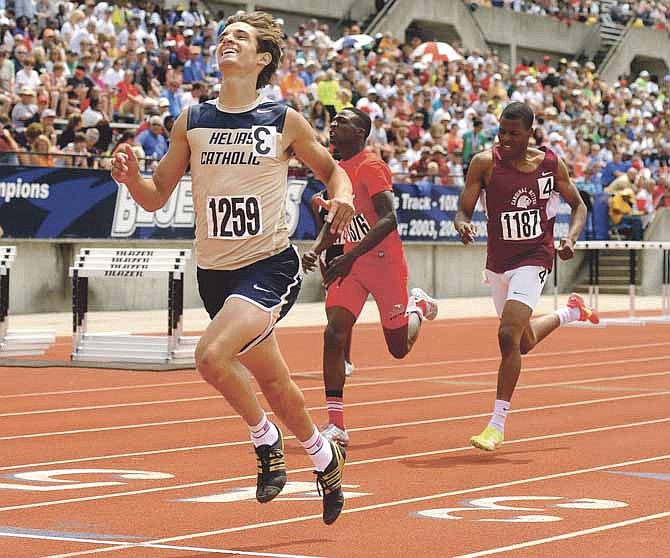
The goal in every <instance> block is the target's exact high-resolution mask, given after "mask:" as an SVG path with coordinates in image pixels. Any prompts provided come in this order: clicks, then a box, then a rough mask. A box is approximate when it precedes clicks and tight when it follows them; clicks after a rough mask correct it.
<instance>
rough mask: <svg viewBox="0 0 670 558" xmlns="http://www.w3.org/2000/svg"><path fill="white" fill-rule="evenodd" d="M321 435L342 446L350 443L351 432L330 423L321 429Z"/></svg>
mask: <svg viewBox="0 0 670 558" xmlns="http://www.w3.org/2000/svg"><path fill="white" fill-rule="evenodd" d="M321 435H322V436H323V437H324V438H325V439H326V440H328V441H329V442H335V443H336V444H339V445H341V446H348V445H349V434H347V431H346V430H343V429H342V428H340V427H339V426H337V425H335V424H332V423H328V424H326V426H324V427H323V428H322V429H321Z"/></svg>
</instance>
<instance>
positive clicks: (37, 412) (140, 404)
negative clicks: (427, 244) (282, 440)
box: [0, 355, 670, 439]
mask: <svg viewBox="0 0 670 558" xmlns="http://www.w3.org/2000/svg"><path fill="white" fill-rule="evenodd" d="M668 359H670V355H662V356H656V357H645V358H630V359H617V360H602V361H597V362H581V363H573V364H557V365H553V366H539V367H535V368H525V369H524V370H523V372H524V373H529V372H540V371H546V370H564V369H566V368H592V367H594V368H595V367H598V366H613V365H619V364H634V363H638V362H645V363H647V362H653V361H659V360H660V361H667V360H668ZM410 366H413V365H412V364H408V365H407V367H410ZM497 374H498V370H486V371H482V372H466V373H462V374H446V375H440V376H428V377H412V378H400V379H394V380H379V381H373V382H361V383H352V384H350V385H348V386H347V389H351V388H354V387H370V386H381V385H393V384H401V383H419V382H430V381H435V380H449V379H454V378H475V377H481V376H491V375H497ZM302 391H303V392H306V391H323V386H314V387H309V388H302ZM474 393H481V392H474ZM214 399H217V400H218V399H221V395H218V394H217V395H208V396H202V397H186V398H180V399H158V400H153V401H136V402H133V403H112V404H109V405H87V406H83V407H63V408H58V409H42V410H35V411H19V412H14V413H2V414H0V418H7V417H21V416H31V415H44V414H53V413H68V412H78V411H97V410H103V409H118V408H121V407H143V406H150V405H168V404H172V403H189V402H193V401H206V400H214ZM0 439H2V438H0Z"/></svg>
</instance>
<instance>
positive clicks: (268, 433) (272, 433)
mask: <svg viewBox="0 0 670 558" xmlns="http://www.w3.org/2000/svg"><path fill="white" fill-rule="evenodd" d="M249 435H250V437H251V441H252V442H253V443H254V446H255V447H260V446H271V445H272V444H274V443H275V442H276V441H277V440H278V439H279V430H278V429H277V427H276V426H275V425H274V424H272V423H271V422H270V421H269V420H268V416H267V415H266V414H265V413H263V418H262V419H261V421H260V422H259V423H258V424H256V425H254V426H250V427H249Z"/></svg>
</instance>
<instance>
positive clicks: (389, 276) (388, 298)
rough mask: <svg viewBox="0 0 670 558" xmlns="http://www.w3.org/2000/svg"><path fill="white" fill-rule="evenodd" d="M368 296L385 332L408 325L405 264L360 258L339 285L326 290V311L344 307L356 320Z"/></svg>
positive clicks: (381, 258) (400, 261)
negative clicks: (370, 297) (369, 295)
mask: <svg viewBox="0 0 670 558" xmlns="http://www.w3.org/2000/svg"><path fill="white" fill-rule="evenodd" d="M368 294H371V295H372V296H373V297H374V299H375V302H376V303H377V309H378V310H379V318H380V319H381V322H382V327H383V328H384V329H397V328H399V327H403V326H405V325H407V321H408V318H407V315H406V314H405V310H406V308H407V299H408V293H407V263H405V260H404V259H402V260H395V261H388V260H384V259H383V257H374V259H373V258H370V257H369V256H368V257H367V258H366V259H365V260H363V259H359V260H358V261H356V263H354V265H353V267H352V268H351V271H350V272H349V275H347V276H346V277H345V278H344V279H343V280H342V282H341V283H339V281H335V282H334V283H333V284H332V285H330V287H328V294H327V295H326V309H328V308H334V307H335V306H339V307H341V308H346V309H347V310H349V312H351V313H352V314H353V315H354V316H355V317H356V318H357V319H358V316H359V315H360V313H361V310H362V309H363V304H365V301H366V299H367V298H368Z"/></svg>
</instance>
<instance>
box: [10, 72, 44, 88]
mask: <svg viewBox="0 0 670 558" xmlns="http://www.w3.org/2000/svg"><path fill="white" fill-rule="evenodd" d="M40 85H42V82H41V81H40V76H39V75H38V74H37V72H36V71H35V70H30V73H27V72H26V70H25V68H23V69H21V70H19V71H18V72H16V78H15V81H14V89H15V92H16V93H18V92H19V91H21V89H22V88H23V87H30V89H32V90H33V91H37V88H38V87H39V86H40Z"/></svg>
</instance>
